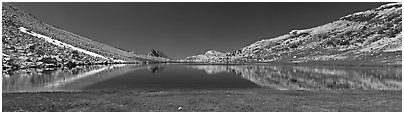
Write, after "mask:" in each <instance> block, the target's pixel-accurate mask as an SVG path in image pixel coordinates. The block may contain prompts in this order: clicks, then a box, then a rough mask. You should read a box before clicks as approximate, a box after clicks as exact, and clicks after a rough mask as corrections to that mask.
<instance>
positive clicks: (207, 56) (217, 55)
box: [183, 50, 229, 63]
mask: <svg viewBox="0 0 404 114" xmlns="http://www.w3.org/2000/svg"><path fill="white" fill-rule="evenodd" d="M227 55H229V53H223V52H220V51H216V50H209V51H206V53H204V54H199V55H195V56H190V57H187V58H185V59H184V60H183V61H193V62H215V63H222V62H226V61H227V60H228V56H227Z"/></svg>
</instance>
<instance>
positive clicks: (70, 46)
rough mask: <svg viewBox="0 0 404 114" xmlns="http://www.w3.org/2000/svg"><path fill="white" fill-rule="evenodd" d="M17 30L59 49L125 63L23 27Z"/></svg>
mask: <svg viewBox="0 0 404 114" xmlns="http://www.w3.org/2000/svg"><path fill="white" fill-rule="evenodd" d="M18 29H19V30H20V31H21V32H23V33H27V34H29V35H32V36H35V37H38V38H42V39H44V40H45V41H47V42H49V43H51V44H54V45H57V46H60V47H65V48H66V47H67V48H71V49H73V50H76V51H78V52H82V53H85V54H88V55H90V56H93V57H99V58H103V59H107V60H113V61H114V62H126V61H124V60H114V59H111V58H107V57H105V56H102V55H100V54H97V53H94V52H90V51H87V50H84V49H81V48H78V47H75V46H72V45H70V44H66V43H64V42H61V41H59V40H56V39H52V38H50V37H48V36H45V35H42V34H38V33H35V32H33V31H30V30H28V29H27V28H24V27H19V28H18Z"/></svg>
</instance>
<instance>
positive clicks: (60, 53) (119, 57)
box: [2, 2, 166, 71]
mask: <svg viewBox="0 0 404 114" xmlns="http://www.w3.org/2000/svg"><path fill="white" fill-rule="evenodd" d="M2 41H3V43H2V44H3V45H2V60H3V61H2V62H3V63H2V66H3V71H4V70H10V69H23V68H48V67H61V66H68V67H70V66H75V65H80V64H94V63H117V62H119V63H121V62H143V61H166V60H165V59H161V58H158V57H149V56H146V55H137V54H133V53H130V52H128V51H125V50H121V49H118V48H115V47H111V46H108V45H105V44H102V43H99V42H96V41H93V40H90V39H88V38H85V37H82V36H79V35H76V34H74V33H71V32H68V31H65V30H62V29H60V28H58V27H55V26H52V25H49V24H46V23H44V22H42V21H41V20H39V19H37V18H35V17H34V16H32V15H31V14H29V13H26V12H24V11H21V10H20V9H18V8H16V7H14V6H12V5H11V4H9V3H5V2H3V3H2Z"/></svg>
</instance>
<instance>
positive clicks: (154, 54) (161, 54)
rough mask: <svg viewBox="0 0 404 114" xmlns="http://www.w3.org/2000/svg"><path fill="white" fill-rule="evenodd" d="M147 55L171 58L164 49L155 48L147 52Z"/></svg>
mask: <svg viewBox="0 0 404 114" xmlns="http://www.w3.org/2000/svg"><path fill="white" fill-rule="evenodd" d="M146 55H147V56H151V57H161V58H165V59H171V58H170V57H168V56H167V55H166V54H164V53H163V52H162V51H159V50H155V49H152V50H150V52H149V53H147V54H146Z"/></svg>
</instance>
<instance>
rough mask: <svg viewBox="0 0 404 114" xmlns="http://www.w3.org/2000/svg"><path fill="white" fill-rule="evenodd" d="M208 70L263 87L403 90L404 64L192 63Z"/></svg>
mask: <svg viewBox="0 0 404 114" xmlns="http://www.w3.org/2000/svg"><path fill="white" fill-rule="evenodd" d="M188 67H189V68H194V69H200V70H204V71H205V72H206V73H208V74H215V73H220V72H232V73H235V74H236V75H238V76H241V77H243V78H245V79H248V80H250V81H252V82H254V83H256V84H258V85H260V86H262V87H270V88H275V89H279V90H291V89H292V90H336V89H337V90H338V89H339V90H340V89H351V90H355V89H360V90H401V68H380V67H367V68H359V67H329V66H328V67H327V66H269V65H228V66H226V65H190V66H188Z"/></svg>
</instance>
